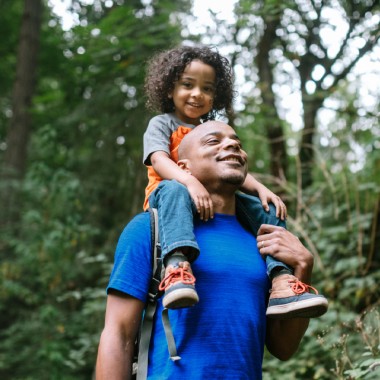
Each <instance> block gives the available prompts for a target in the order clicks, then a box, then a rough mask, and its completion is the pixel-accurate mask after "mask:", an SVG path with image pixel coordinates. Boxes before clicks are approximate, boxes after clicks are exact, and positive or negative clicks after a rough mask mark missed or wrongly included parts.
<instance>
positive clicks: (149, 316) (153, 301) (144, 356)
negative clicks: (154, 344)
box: [136, 208, 162, 380]
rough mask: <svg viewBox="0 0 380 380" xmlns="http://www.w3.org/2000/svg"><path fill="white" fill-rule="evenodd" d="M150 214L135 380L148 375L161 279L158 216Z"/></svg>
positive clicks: (143, 378) (155, 210)
mask: <svg viewBox="0 0 380 380" xmlns="http://www.w3.org/2000/svg"><path fill="white" fill-rule="evenodd" d="M148 211H149V214H150V231H151V235H150V237H151V246H152V265H153V268H152V269H153V277H152V279H151V281H150V285H149V293H148V301H147V304H146V307H145V311H144V316H143V320H142V323H141V326H140V339H139V342H138V359H137V374H136V379H137V380H145V379H146V378H147V375H148V354H149V344H150V338H151V335H152V329H153V318H154V314H155V312H156V306H157V298H158V294H159V291H158V285H159V284H160V278H161V268H162V260H161V246H160V239H159V236H158V215H157V209H154V208H149V209H148Z"/></svg>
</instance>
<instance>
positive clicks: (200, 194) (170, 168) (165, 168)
mask: <svg viewBox="0 0 380 380" xmlns="http://www.w3.org/2000/svg"><path fill="white" fill-rule="evenodd" d="M150 162H151V164H152V166H153V169H154V170H155V172H156V173H157V174H158V175H159V176H160V177H161V178H163V179H175V180H176V181H178V182H180V183H182V184H183V185H184V186H186V187H187V190H188V191H189V193H190V196H191V198H192V199H193V201H194V203H195V206H196V208H197V211H198V213H199V216H200V218H201V219H202V220H206V221H207V220H208V219H209V218H213V217H214V210H213V205H212V201H211V197H210V194H209V193H208V191H207V190H206V189H205V187H204V186H203V185H202V184H201V183H200V182H199V181H198V180H197V179H196V178H195V177H193V176H192V175H191V174H189V173H187V172H186V171H184V170H182V169H181V168H180V167H179V166H177V164H176V163H175V162H174V161H173V160H172V159H171V158H170V157H169V155H168V154H167V153H166V152H164V151H157V152H154V153H152V155H151V156H150Z"/></svg>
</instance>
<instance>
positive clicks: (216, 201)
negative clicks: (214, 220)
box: [211, 194, 236, 215]
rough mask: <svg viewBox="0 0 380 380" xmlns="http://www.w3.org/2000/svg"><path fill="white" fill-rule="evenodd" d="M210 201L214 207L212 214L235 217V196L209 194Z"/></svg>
mask: <svg viewBox="0 0 380 380" xmlns="http://www.w3.org/2000/svg"><path fill="white" fill-rule="evenodd" d="M211 199H212V203H213V207H214V213H218V214H227V215H235V214H236V210H235V205H236V203H235V202H236V200H235V194H232V195H231V196H228V197H227V196H225V195H220V194H211Z"/></svg>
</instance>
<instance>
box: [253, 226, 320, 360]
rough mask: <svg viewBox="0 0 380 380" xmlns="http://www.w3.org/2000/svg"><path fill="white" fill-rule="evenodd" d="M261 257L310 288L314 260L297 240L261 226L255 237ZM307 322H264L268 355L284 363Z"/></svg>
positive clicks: (302, 320) (295, 345)
mask: <svg viewBox="0 0 380 380" xmlns="http://www.w3.org/2000/svg"><path fill="white" fill-rule="evenodd" d="M257 244H258V247H259V249H260V253H261V254H262V255H264V256H265V255H271V256H273V257H274V258H275V259H277V260H279V261H282V262H284V263H285V264H288V265H289V266H291V267H292V268H293V269H294V275H295V276H296V277H297V278H298V279H299V280H300V281H302V282H304V283H306V284H310V281H311V272H312V269H313V264H314V258H313V256H312V254H311V253H310V252H309V251H308V250H307V249H306V248H305V247H304V245H303V244H302V243H301V242H300V240H299V239H298V238H297V237H296V236H295V235H293V234H292V233H291V232H289V231H287V230H286V229H284V228H283V227H277V226H271V225H268V224H263V225H262V226H261V227H260V229H259V231H258V237H257ZM308 325H309V319H306V318H293V319H288V320H273V319H269V318H268V319H267V336H266V345H267V348H268V350H269V352H270V353H271V354H272V355H274V356H276V357H277V358H278V359H280V360H288V359H289V358H290V357H291V356H292V355H293V354H294V353H295V352H296V351H297V349H298V346H299V344H300V342H301V340H302V337H303V336H304V334H305V332H306V330H307V327H308Z"/></svg>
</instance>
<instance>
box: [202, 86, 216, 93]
mask: <svg viewBox="0 0 380 380" xmlns="http://www.w3.org/2000/svg"><path fill="white" fill-rule="evenodd" d="M204 90H205V91H206V92H209V93H213V92H214V88H213V87H205V88H204Z"/></svg>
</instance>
